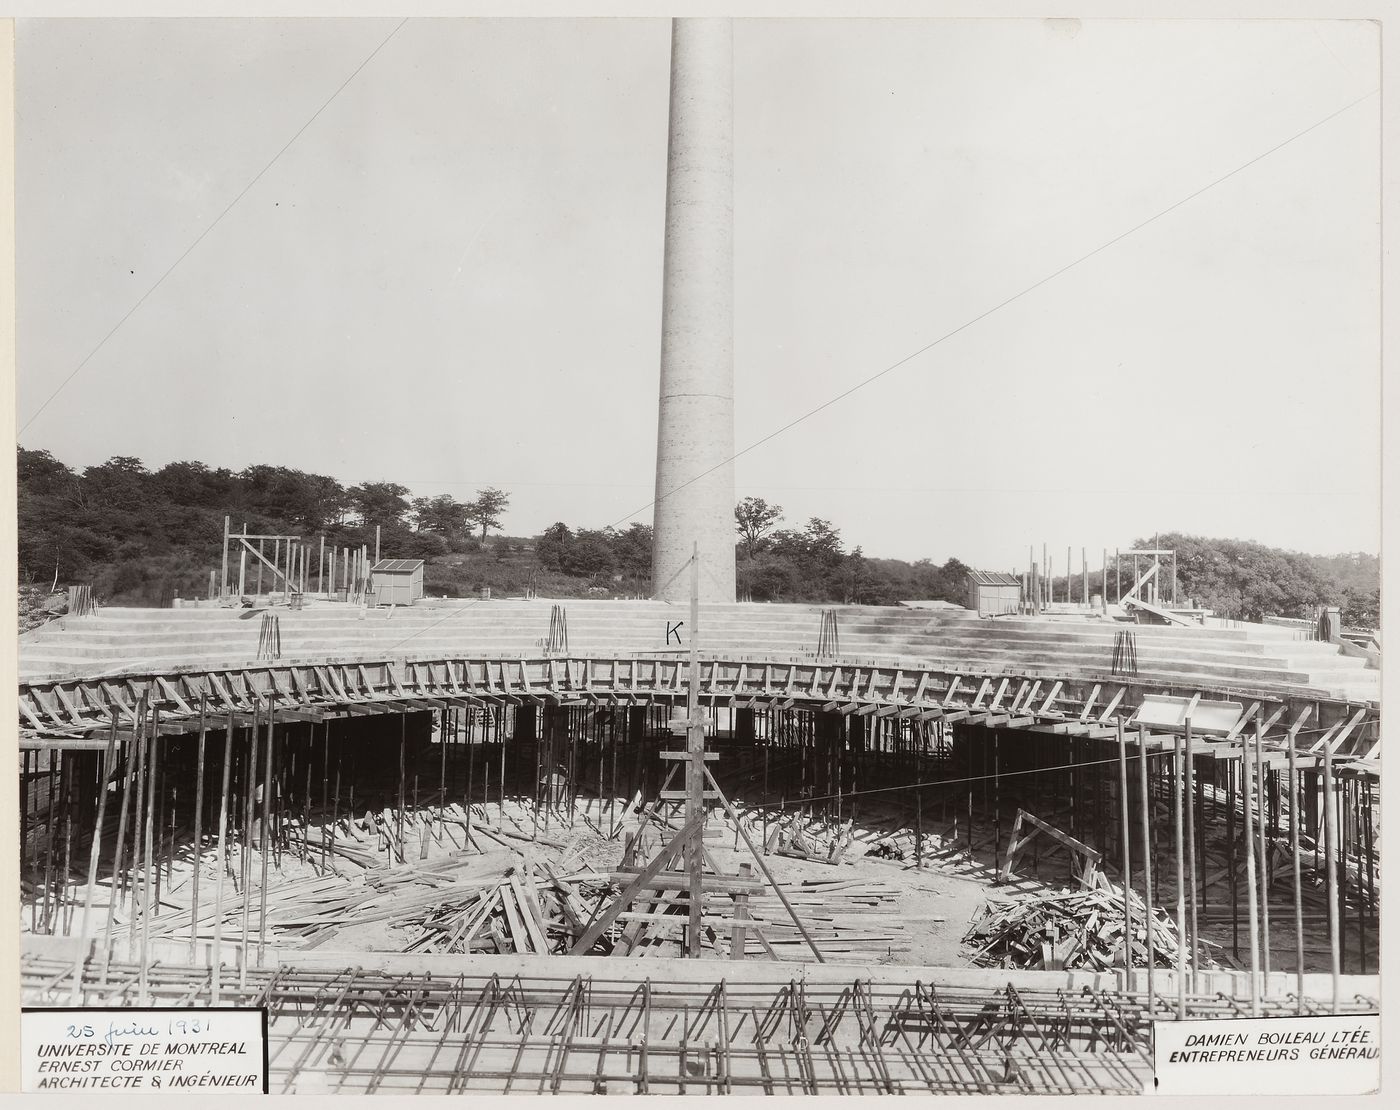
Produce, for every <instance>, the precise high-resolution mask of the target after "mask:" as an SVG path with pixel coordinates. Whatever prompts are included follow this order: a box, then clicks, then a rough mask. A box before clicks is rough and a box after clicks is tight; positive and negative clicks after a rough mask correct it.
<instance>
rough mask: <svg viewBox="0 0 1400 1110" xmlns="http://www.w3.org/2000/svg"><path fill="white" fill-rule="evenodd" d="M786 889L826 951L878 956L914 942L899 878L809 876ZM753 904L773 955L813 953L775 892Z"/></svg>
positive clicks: (755, 899)
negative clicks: (900, 902)
mask: <svg viewBox="0 0 1400 1110" xmlns="http://www.w3.org/2000/svg"><path fill="white" fill-rule="evenodd" d="M783 893H784V894H785V895H786V896H787V900H788V902H789V903H790V904H791V906H792V908H793V909H794V910H795V911H796V912H797V915H798V916H799V917H800V918H801V919H802V924H803V925H804V926H805V927H806V929H807V932H808V934H809V935H810V936H811V937H812V939H813V940H814V941H816V943H817V947H819V948H820V949H821V950H822V954H823V955H838V954H846V955H864V956H871V957H874V956H879V955H888V954H890V953H893V952H907V951H908V950H909V948H910V944H909V939H908V933H907V932H906V931H905V927H904V921H903V919H902V918H901V917H900V914H899V907H898V898H899V887H898V886H897V885H896V884H895V883H892V882H886V881H884V880H872V879H806V880H804V881H803V882H801V883H784V884H783ZM749 907H750V912H751V914H752V916H753V919H754V921H755V922H756V924H757V929H758V935H759V936H761V937H762V938H763V940H764V941H766V942H767V943H766V945H765V947H770V946H771V955H772V956H773V957H774V958H778V959H783V958H790V959H794V960H807V959H811V949H809V948H808V947H807V943H806V941H804V940H803V939H802V934H801V932H800V931H799V930H798V928H797V926H796V925H795V924H794V923H793V920H792V918H791V917H790V916H789V915H788V912H787V911H786V910H785V909H784V908H783V905H782V902H781V901H779V899H778V897H777V896H776V895H774V894H772V893H769V892H765V893H763V894H760V895H755V896H754V897H753V898H752V899H751V900H750V903H749ZM760 943H762V942H760Z"/></svg>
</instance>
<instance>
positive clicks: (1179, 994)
mask: <svg viewBox="0 0 1400 1110" xmlns="http://www.w3.org/2000/svg"><path fill="white" fill-rule="evenodd" d="M1181 804H1182V799H1181V737H1180V736H1177V735H1176V734H1175V733H1173V734H1172V818H1173V820H1172V825H1173V831H1174V832H1175V833H1176V944H1177V949H1176V1016H1177V1018H1178V1020H1182V1021H1184V1020H1185V1019H1186V954H1187V952H1188V951H1189V950H1190V949H1189V945H1188V941H1187V938H1186V861H1185V860H1184V859H1183V858H1182V857H1183V856H1184V855H1185V844H1184V843H1183V842H1182V829H1181Z"/></svg>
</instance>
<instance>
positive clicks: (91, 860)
mask: <svg viewBox="0 0 1400 1110" xmlns="http://www.w3.org/2000/svg"><path fill="white" fill-rule="evenodd" d="M116 750H117V711H116V710H115V709H113V710H112V725H111V730H110V731H109V732H108V734H107V749H106V751H104V752H103V753H102V772H101V773H102V778H101V779H100V780H99V782H98V788H97V822H96V824H94V825H93V827H92V844H91V846H90V848H89V849H88V875H87V890H86V891H85V892H84V894H83V917H82V921H81V922H80V924H79V927H78V935H79V937H80V938H81V944H80V945H79V946H78V954H77V956H76V958H75V960H74V964H73V994H72V997H71V999H70V1002H71V1003H72V1005H74V1006H76V1005H78V1003H79V1002H80V1001H82V987H83V962H84V959H85V957H86V956H87V946H88V921H89V919H90V918H91V916H92V896H93V893H94V891H95V890H96V888H97V861H98V859H99V858H100V857H101V855H102V823H103V821H104V820H105V819H106V816H107V781H108V779H110V778H111V777H112V761H113V758H114V757H115V755H116ZM116 880H117V877H116V874H115V873H114V874H113V875H112V894H113V896H115V895H116V890H117V882H116Z"/></svg>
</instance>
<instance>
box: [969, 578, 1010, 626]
mask: <svg viewBox="0 0 1400 1110" xmlns="http://www.w3.org/2000/svg"><path fill="white" fill-rule="evenodd" d="M967 607H968V608H969V609H975V610H977V615H978V616H979V617H999V616H1002V615H1004V614H1007V613H1019V612H1020V611H1021V580H1020V579H1019V578H1017V577H1016V576H1015V575H1014V574H1004V573H1002V572H1001V571H997V570H969V571H968V572H967Z"/></svg>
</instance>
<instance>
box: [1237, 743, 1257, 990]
mask: <svg viewBox="0 0 1400 1110" xmlns="http://www.w3.org/2000/svg"><path fill="white" fill-rule="evenodd" d="M1240 787H1241V793H1242V794H1243V796H1244V864H1245V881H1246V883H1247V885H1248V887H1249V1012H1250V1014H1251V1015H1252V1016H1254V1017H1258V1016H1259V884H1258V882H1257V881H1256V878H1255V876H1256V874H1257V868H1256V865H1255V861H1254V852H1255V843H1254V778H1253V775H1252V774H1251V773H1250V766H1249V745H1248V744H1246V745H1245V747H1244V750H1243V751H1242V752H1241V753H1240Z"/></svg>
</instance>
